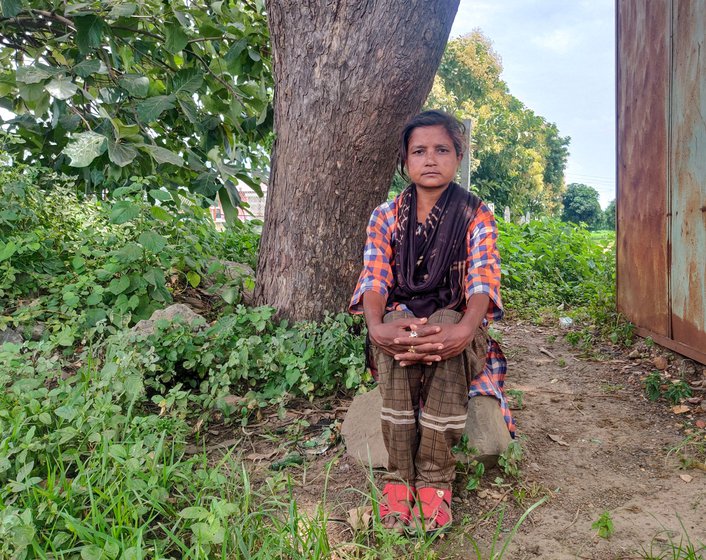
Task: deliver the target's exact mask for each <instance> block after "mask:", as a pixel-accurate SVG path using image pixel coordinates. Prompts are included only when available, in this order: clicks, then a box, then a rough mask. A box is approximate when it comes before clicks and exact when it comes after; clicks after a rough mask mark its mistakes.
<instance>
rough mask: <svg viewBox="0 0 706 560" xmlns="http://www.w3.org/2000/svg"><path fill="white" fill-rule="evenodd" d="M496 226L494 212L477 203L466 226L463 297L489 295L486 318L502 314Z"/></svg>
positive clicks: (494, 318)
mask: <svg viewBox="0 0 706 560" xmlns="http://www.w3.org/2000/svg"><path fill="white" fill-rule="evenodd" d="M497 240H498V226H497V224H496V222H495V216H493V213H492V212H491V211H490V208H488V207H487V206H486V205H485V203H481V205H480V207H479V208H478V211H477V212H476V215H475V217H474V218H473V221H472V222H471V225H470V226H469V228H468V273H467V275H466V300H469V299H470V298H471V296H472V295H473V294H487V295H488V296H490V303H489V304H488V312H487V314H486V319H488V321H493V320H495V321H498V320H500V319H502V317H503V304H502V299H501V297H500V254H499V253H498V247H497Z"/></svg>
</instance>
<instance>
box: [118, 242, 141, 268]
mask: <svg viewBox="0 0 706 560" xmlns="http://www.w3.org/2000/svg"><path fill="white" fill-rule="evenodd" d="M115 256H116V257H118V260H120V262H124V263H131V262H135V261H138V260H140V259H141V258H142V247H141V246H140V245H138V244H137V243H133V242H132V241H131V242H130V243H126V244H125V245H123V246H122V247H121V248H120V249H118V250H117V251H116V252H115Z"/></svg>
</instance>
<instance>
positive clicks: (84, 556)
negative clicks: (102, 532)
mask: <svg viewBox="0 0 706 560" xmlns="http://www.w3.org/2000/svg"><path fill="white" fill-rule="evenodd" d="M105 558H107V555H106V553H105V552H103V549H102V548H100V547H99V546H98V545H95V544H89V545H87V546H84V547H83V548H82V549H81V560H104V559H105Z"/></svg>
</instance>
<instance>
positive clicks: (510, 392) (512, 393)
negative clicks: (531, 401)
mask: <svg viewBox="0 0 706 560" xmlns="http://www.w3.org/2000/svg"><path fill="white" fill-rule="evenodd" d="M505 394H506V395H507V398H508V401H510V407H511V408H514V409H516V410H522V408H523V407H524V398H525V392H524V391H520V390H519V389H506V391H505Z"/></svg>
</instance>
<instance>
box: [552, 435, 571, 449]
mask: <svg viewBox="0 0 706 560" xmlns="http://www.w3.org/2000/svg"><path fill="white" fill-rule="evenodd" d="M547 435H548V436H549V439H550V440H552V441H553V442H554V443H558V444H559V445H563V446H564V447H569V444H568V443H566V442H565V441H564V440H563V439H561V436H555V435H554V434H547Z"/></svg>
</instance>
